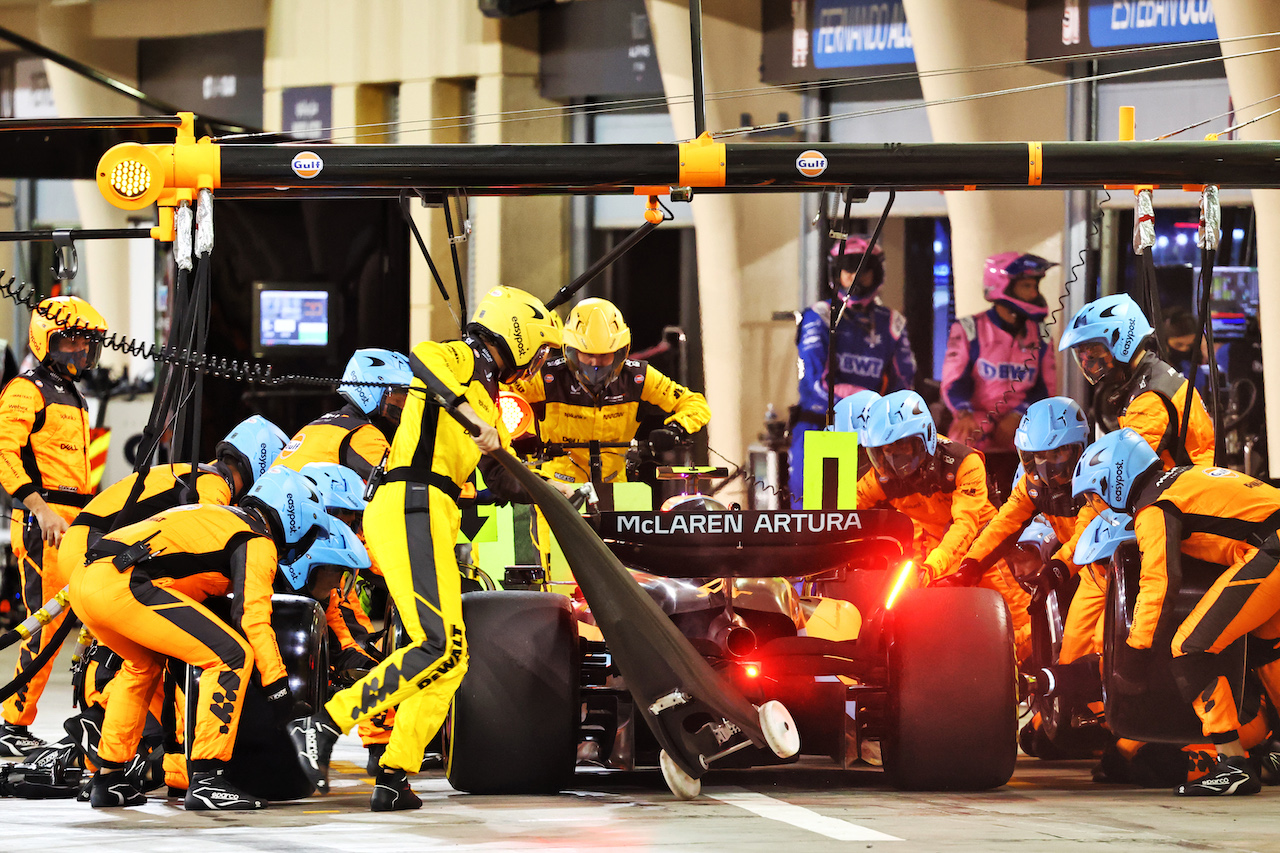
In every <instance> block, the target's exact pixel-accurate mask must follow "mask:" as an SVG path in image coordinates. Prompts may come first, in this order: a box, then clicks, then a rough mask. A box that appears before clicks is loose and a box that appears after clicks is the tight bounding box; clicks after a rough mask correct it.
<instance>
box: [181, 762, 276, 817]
mask: <svg viewBox="0 0 1280 853" xmlns="http://www.w3.org/2000/svg"><path fill="white" fill-rule="evenodd" d="M224 772H225V768H222V767H218V768H216V769H213V770H193V771H192V773H191V785H190V787H188V788H187V794H186V797H185V799H183V801H182V806H183V808H185V809H186V810H187V811H189V812H207V811H251V810H253V809H261V808H266V805H267V802H266V800H260V799H258V798H257V797H251V796H249V795H248V794H246V793H245V792H244V791H241V790H240V789H239V788H237V787H236V786H235V785H232V784H231V783H230V782H229V781H228V780H227V778H226V777H225V776H223V773H224Z"/></svg>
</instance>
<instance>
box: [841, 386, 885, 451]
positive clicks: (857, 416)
mask: <svg viewBox="0 0 1280 853" xmlns="http://www.w3.org/2000/svg"><path fill="white" fill-rule="evenodd" d="M879 399H880V395H879V394H877V393H876V392H875V391H870V390H867V389H865V388H864V389H863V390H861V391H858V392H856V393H853V394H850V395H849V396H848V397H845V398H844V399H843V400H841V401H840V402H838V403H836V412H835V414H836V422H835V425H834V426H833V429H834V430H835V431H836V432H856V433H858V442H859V443H861V442H862V430H863V428H864V427H865V426H866V422H867V421H866V413H867V406H869V405H871V404H872V403H873V402H875V401H876V400H879Z"/></svg>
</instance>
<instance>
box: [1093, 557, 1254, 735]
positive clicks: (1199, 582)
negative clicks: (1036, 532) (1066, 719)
mask: <svg viewBox="0 0 1280 853" xmlns="http://www.w3.org/2000/svg"><path fill="white" fill-rule="evenodd" d="M1221 571H1222V569H1221V567H1220V566H1210V565H1208V564H1205V563H1202V562H1200V561H1199V560H1194V559H1192V558H1190V557H1186V556H1184V557H1183V559H1182V583H1181V585H1180V586H1179V588H1178V591H1177V593H1176V594H1175V595H1173V596H1172V601H1171V602H1170V603H1169V604H1167V605H1166V607H1167V608H1168V615H1167V616H1166V617H1165V618H1162V619H1161V620H1160V624H1159V625H1158V626H1157V627H1156V631H1155V636H1154V637H1153V639H1152V644H1151V648H1152V649H1153V651H1151V652H1149V653H1148V654H1149V663H1150V666H1149V668H1148V670H1147V672H1146V678H1145V681H1144V683H1142V684H1141V685H1123V684H1120V683H1119V679H1118V678H1117V677H1116V670H1117V667H1118V666H1119V660H1120V658H1121V657H1123V656H1127V655H1131V654H1134V651H1133V649H1132V648H1130V647H1129V644H1128V637H1129V628H1130V625H1131V623H1132V622H1133V610H1134V606H1135V604H1136V603H1137V599H1138V582H1139V579H1140V576H1141V574H1142V555H1141V554H1140V553H1139V552H1138V547H1137V545H1136V544H1135V543H1132V542H1125V543H1124V544H1122V545H1121V546H1120V547H1119V548H1117V549H1116V553H1115V555H1114V556H1113V557H1112V568H1111V571H1110V573H1109V576H1110V578H1111V582H1110V583H1109V584H1108V586H1107V611H1106V617H1105V619H1106V622H1105V627H1104V629H1103V640H1102V688H1103V694H1104V695H1105V697H1106V718H1107V726H1108V727H1109V728H1110V729H1111V731H1112V732H1113V733H1114V734H1115V735H1117V736H1118V737H1123V738H1131V739H1133V740H1142V741H1150V742H1154V743H1178V744H1183V743H1200V742H1203V740H1204V734H1203V729H1202V728H1201V723H1200V718H1199V717H1197V716H1196V713H1195V710H1194V709H1193V708H1192V707H1191V705H1190V704H1189V703H1188V702H1185V701H1184V700H1183V699H1182V695H1181V693H1179V691H1178V686H1177V683H1176V682H1175V681H1174V677H1173V670H1172V667H1171V663H1172V660H1173V652H1172V650H1171V648H1170V646H1171V645H1172V642H1173V635H1174V633H1175V632H1176V631H1177V629H1178V627H1179V626H1180V625H1181V624H1182V622H1183V620H1185V619H1186V618H1187V617H1188V616H1189V615H1191V611H1192V610H1194V609H1195V607H1196V605H1197V604H1199V603H1200V599H1201V598H1202V597H1203V596H1204V594H1205V592H1206V591H1207V590H1208V589H1209V587H1211V586H1212V585H1213V582H1214V581H1215V580H1217V577H1218V575H1219V574H1220V573H1221ZM1244 655H1245V638H1244V637H1241V638H1240V639H1238V640H1236V641H1235V642H1234V643H1232V644H1231V645H1230V646H1228V647H1227V648H1225V649H1223V650H1222V652H1221V653H1220V654H1219V655H1218V656H1217V661H1218V665H1219V667H1221V671H1222V672H1225V673H1232V674H1233V675H1231V676H1229V677H1230V678H1231V682H1232V683H1231V692H1232V695H1233V696H1235V699H1236V703H1237V706H1239V705H1240V703H1241V702H1243V701H1244V699H1245V696H1246V693H1247V691H1246V690H1245V686H1244V684H1243V679H1244V674H1245V671H1246V667H1245V657H1244ZM1207 680H1208V679H1206V681H1207ZM1236 710H1237V712H1240V711H1241V708H1240V707H1237V709H1236ZM1242 719H1247V716H1245V717H1242Z"/></svg>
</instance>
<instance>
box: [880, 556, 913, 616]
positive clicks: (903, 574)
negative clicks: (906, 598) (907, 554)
mask: <svg viewBox="0 0 1280 853" xmlns="http://www.w3.org/2000/svg"><path fill="white" fill-rule="evenodd" d="M915 567H916V564H915V561H913V560H907V561H906V562H905V563H903V564H902V568H901V569H900V570H899V571H898V578H897V580H895V581H894V582H893V589H891V590H889V597H888V598H886V599H885V600H884V609H885V610H888V609H889V608H891V607H893V602H894V600H895V599H897V597H898V593H900V592H902V588H903V587H904V586H906V585H907V578H909V577H911V573H912V572H913V571H915Z"/></svg>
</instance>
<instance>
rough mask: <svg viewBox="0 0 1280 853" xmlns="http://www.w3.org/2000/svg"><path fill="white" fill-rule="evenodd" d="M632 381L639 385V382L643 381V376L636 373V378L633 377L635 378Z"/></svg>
mask: <svg viewBox="0 0 1280 853" xmlns="http://www.w3.org/2000/svg"><path fill="white" fill-rule="evenodd" d="M634 381H635V383H636V384H637V385H639V384H641V383H642V382H644V377H643V376H641V375H640V374H636V378H635V380H634Z"/></svg>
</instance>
